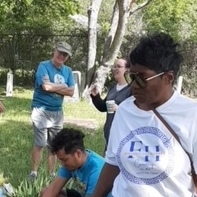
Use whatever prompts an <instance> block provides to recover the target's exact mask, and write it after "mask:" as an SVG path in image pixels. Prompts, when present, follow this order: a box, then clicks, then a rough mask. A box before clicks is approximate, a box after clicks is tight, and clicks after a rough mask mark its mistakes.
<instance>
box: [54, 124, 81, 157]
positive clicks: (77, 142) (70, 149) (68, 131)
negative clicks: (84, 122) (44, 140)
mask: <svg viewBox="0 0 197 197" xmlns="http://www.w3.org/2000/svg"><path fill="white" fill-rule="evenodd" d="M84 137H85V135H84V134H83V133H82V132H81V131H79V130H77V129H73V128H63V129H62V130H61V131H60V132H59V133H57V135H56V136H55V137H54V139H53V140H52V142H51V151H52V152H53V153H56V152H57V151H58V150H60V149H62V148H64V151H65V153H66V154H72V153H74V152H75V151H76V150H77V149H80V150H81V151H84V150H85V146H84V142H83V138H84Z"/></svg>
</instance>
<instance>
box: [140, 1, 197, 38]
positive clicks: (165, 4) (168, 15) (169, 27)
mask: <svg viewBox="0 0 197 197" xmlns="http://www.w3.org/2000/svg"><path fill="white" fill-rule="evenodd" d="M196 3H197V1H196V0H173V1H169V0H153V1H152V2H151V3H150V5H149V6H147V8H146V9H143V14H144V22H145V24H146V28H147V30H148V31H150V32H154V31H164V32H169V33H170V34H171V35H173V36H175V37H179V38H183V37H184V36H185V35H184V34H185V32H187V31H188V30H189V29H188V28H187V25H186V24H190V25H193V24H195V23H196V20H197V19H196V17H195V16H196V9H195V7H196ZM193 6H195V7H193ZM190 13H191V14H190ZM194 13H195V14H194Z"/></svg>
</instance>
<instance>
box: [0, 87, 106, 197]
mask: <svg viewBox="0 0 197 197" xmlns="http://www.w3.org/2000/svg"><path fill="white" fill-rule="evenodd" d="M4 90H5V88H4V89H3V87H1V88H0V96H1V98H4V99H5V100H4V101H3V103H4V105H5V107H6V112H5V114H3V115H0V128H1V129H0V161H1V162H0V184H1V182H2V183H4V182H10V183H11V184H12V185H13V186H14V188H15V192H16V193H15V197H37V196H38V193H39V192H40V190H41V188H43V187H45V186H46V185H47V184H48V183H49V182H50V181H51V180H50V177H49V175H48V173H47V171H46V152H44V155H43V160H42V162H41V166H40V168H39V175H38V179H37V180H36V181H35V182H34V183H31V182H30V181H29V179H28V174H29V171H30V153H31V148H32V143H33V132H32V125H31V121H30V115H31V98H32V94H33V92H32V90H31V89H25V88H22V87H16V88H15V89H14V94H13V97H7V98H6V97H4ZM64 112H65V119H68V118H73V119H75V118H76V119H92V118H94V120H96V121H97V122H98V125H99V126H98V128H97V129H96V130H91V129H86V128H85V127H79V128H80V129H81V130H82V131H83V132H84V133H85V134H86V137H85V145H86V147H87V148H90V149H92V150H94V151H96V152H98V153H99V154H101V155H102V154H103V149H104V139H103V129H102V128H103V122H104V119H105V113H100V112H99V111H97V110H96V108H95V107H94V106H92V105H90V104H88V103H87V102H86V101H81V102H76V103H72V102H68V103H65V104H64ZM68 126H69V127H75V125H65V127H68ZM56 167H57V169H58V168H59V164H57V166H56Z"/></svg>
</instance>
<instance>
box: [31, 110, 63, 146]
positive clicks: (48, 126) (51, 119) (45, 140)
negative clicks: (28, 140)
mask: <svg viewBox="0 0 197 197" xmlns="http://www.w3.org/2000/svg"><path fill="white" fill-rule="evenodd" d="M31 119H32V123H33V129H34V145H35V146H40V147H45V146H49V147H50V142H51V140H52V139H53V137H54V136H55V135H56V134H57V133H58V132H59V131H60V130H61V129H62V128H63V112H62V111H47V110H44V109H43V108H33V110H32V114H31Z"/></svg>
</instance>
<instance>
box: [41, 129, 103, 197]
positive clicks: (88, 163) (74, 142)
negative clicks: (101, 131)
mask: <svg viewBox="0 0 197 197" xmlns="http://www.w3.org/2000/svg"><path fill="white" fill-rule="evenodd" d="M84 137H85V135H84V134H83V133H82V132H81V131H79V130H75V129H72V128H71V129H68V128H64V129H62V131H60V132H59V133H58V134H57V135H56V136H55V138H54V139H53V140H52V143H51V148H52V150H53V152H54V153H55V154H56V155H57V157H58V159H59V160H60V162H61V164H62V167H61V168H60V169H59V171H58V175H57V177H56V178H55V179H54V181H53V182H52V183H50V185H49V186H48V187H47V188H45V189H43V190H42V192H41V194H40V197H54V196H56V197H90V196H91V195H92V193H93V191H94V188H95V186H96V183H97V181H98V178H99V175H100V172H101V170H102V168H103V165H104V158H103V157H101V156H100V155H98V154H97V153H95V152H93V151H91V150H86V149H85V147H84V142H83V138H84ZM65 185H66V188H65V190H63V187H64V186H65Z"/></svg>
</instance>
